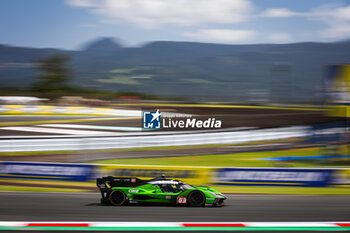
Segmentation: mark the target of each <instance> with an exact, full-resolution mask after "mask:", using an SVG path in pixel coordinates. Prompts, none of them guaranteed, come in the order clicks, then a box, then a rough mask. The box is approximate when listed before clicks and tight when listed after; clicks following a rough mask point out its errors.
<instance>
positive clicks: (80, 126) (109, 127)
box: [38, 124, 142, 131]
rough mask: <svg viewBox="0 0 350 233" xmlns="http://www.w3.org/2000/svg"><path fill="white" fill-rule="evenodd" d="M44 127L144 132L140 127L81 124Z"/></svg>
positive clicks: (45, 125) (47, 125)
mask: <svg viewBox="0 0 350 233" xmlns="http://www.w3.org/2000/svg"><path fill="white" fill-rule="evenodd" d="M38 126H43V127H57V128H70V129H97V130H120V131H142V128H140V127H125V126H102V125H79V124H43V125H38Z"/></svg>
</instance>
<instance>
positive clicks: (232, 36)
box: [184, 29, 257, 43]
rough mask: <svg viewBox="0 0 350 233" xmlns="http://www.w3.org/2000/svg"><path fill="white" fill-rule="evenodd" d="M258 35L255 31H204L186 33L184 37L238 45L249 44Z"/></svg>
mask: <svg viewBox="0 0 350 233" xmlns="http://www.w3.org/2000/svg"><path fill="white" fill-rule="evenodd" d="M256 35H257V32H256V31H254V30H232V29H203V30H198V31H196V32H191V33H186V34H184V36H186V37H191V38H194V39H197V40H199V41H205V42H220V43H237V42H247V41H250V40H251V39H253V38H254V37H255V36H256Z"/></svg>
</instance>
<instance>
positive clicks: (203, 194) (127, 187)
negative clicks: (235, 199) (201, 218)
mask: <svg viewBox="0 0 350 233" xmlns="http://www.w3.org/2000/svg"><path fill="white" fill-rule="evenodd" d="M96 183H97V187H98V188H99V189H100V191H101V194H102V198H101V204H107V205H114V206H121V205H124V204H128V203H164V204H178V205H188V206H195V207H200V206H223V205H224V200H225V199H226V197H225V196H224V195H223V194H221V193H220V192H218V191H216V190H215V189H212V188H210V187H207V186H191V185H189V184H186V183H184V182H182V181H179V180H172V179H166V178H165V177H164V176H162V177H158V178H155V179H152V180H141V179H138V178H125V177H112V176H108V177H102V178H98V179H97V180H96Z"/></svg>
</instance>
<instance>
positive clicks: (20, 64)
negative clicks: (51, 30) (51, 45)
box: [0, 45, 72, 87]
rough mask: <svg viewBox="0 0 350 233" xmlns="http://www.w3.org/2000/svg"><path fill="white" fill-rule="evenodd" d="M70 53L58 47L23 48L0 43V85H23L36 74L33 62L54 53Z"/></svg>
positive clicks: (28, 82)
mask: <svg viewBox="0 0 350 233" xmlns="http://www.w3.org/2000/svg"><path fill="white" fill-rule="evenodd" d="M61 53H62V54H63V53H72V52H71V51H64V50H59V49H41V48H23V47H14V46H9V45H0V86H5V87H6V86H15V87H25V86H28V85H30V84H31V83H32V80H33V76H34V75H35V74H37V70H36V69H35V67H34V63H35V62H36V61H37V60H39V59H42V58H45V57H49V56H52V55H54V54H61Z"/></svg>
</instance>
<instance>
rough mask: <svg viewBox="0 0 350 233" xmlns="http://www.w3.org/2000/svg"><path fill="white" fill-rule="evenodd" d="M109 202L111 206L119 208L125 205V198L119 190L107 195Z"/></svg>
mask: <svg viewBox="0 0 350 233" xmlns="http://www.w3.org/2000/svg"><path fill="white" fill-rule="evenodd" d="M109 202H110V203H111V205H115V206H121V205H123V204H125V202H126V196H125V194H124V193H123V192H122V191H120V190H113V191H112V192H111V193H110V194H109Z"/></svg>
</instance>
